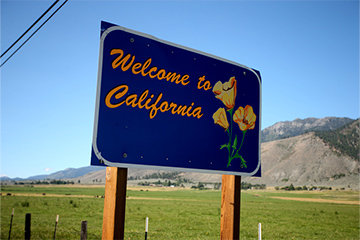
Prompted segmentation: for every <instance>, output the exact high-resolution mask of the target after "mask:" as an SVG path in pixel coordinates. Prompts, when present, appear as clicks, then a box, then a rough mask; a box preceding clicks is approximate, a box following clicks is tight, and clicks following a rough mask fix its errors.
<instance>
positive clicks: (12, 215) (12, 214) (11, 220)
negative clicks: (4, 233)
mask: <svg viewBox="0 0 360 240" xmlns="http://www.w3.org/2000/svg"><path fill="white" fill-rule="evenodd" d="M13 218H14V208H13V210H12V213H11V219H10V230H9V240H10V236H11V228H12V222H13Z"/></svg>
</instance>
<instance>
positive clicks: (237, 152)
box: [236, 130, 247, 154]
mask: <svg viewBox="0 0 360 240" xmlns="http://www.w3.org/2000/svg"><path fill="white" fill-rule="evenodd" d="M246 131H247V130H245V131H243V138H242V140H241V144H240V147H239V149H238V150H237V151H236V154H239V151H240V149H241V147H242V145H243V143H244V139H245V133H246Z"/></svg>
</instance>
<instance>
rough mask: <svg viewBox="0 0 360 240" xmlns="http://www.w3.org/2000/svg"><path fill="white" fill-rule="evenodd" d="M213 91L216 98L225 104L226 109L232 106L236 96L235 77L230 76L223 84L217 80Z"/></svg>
mask: <svg viewBox="0 0 360 240" xmlns="http://www.w3.org/2000/svg"><path fill="white" fill-rule="evenodd" d="M213 93H215V97H216V98H217V99H220V100H221V101H222V102H223V103H224V104H225V106H226V109H227V110H229V109H232V108H234V106H235V98H236V79H235V77H231V78H230V80H229V81H227V82H225V83H224V84H223V83H222V82H221V81H218V82H217V83H216V84H215V86H214V88H213Z"/></svg>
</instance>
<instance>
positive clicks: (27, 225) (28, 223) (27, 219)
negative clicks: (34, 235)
mask: <svg viewBox="0 0 360 240" xmlns="http://www.w3.org/2000/svg"><path fill="white" fill-rule="evenodd" d="M30 237H31V213H27V214H26V215H25V240H28V239H30Z"/></svg>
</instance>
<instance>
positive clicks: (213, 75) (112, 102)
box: [91, 22, 261, 176]
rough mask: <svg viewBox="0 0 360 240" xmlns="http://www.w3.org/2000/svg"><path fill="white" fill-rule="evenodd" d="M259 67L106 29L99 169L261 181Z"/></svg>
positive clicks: (96, 138)
mask: <svg viewBox="0 0 360 240" xmlns="http://www.w3.org/2000/svg"><path fill="white" fill-rule="evenodd" d="M260 117H261V78H260V73H259V72H258V71H256V70H254V69H251V68H248V67H246V66H243V65H240V64H238V63H235V62H232V61H228V60H225V59H222V58H219V57H216V56H213V55H210V54H207V53H203V52H200V51H197V50H193V49H190V48H187V47H184V46H180V45H177V44H174V43H170V42H167V41H164V40H160V39H157V38H155V37H153V36H150V35H147V34H144V33H139V32H136V31H133V30H129V29H126V28H123V27H120V26H116V25H113V24H110V23H106V22H102V23H101V39H100V54H99V70H98V83H97V94H96V106H95V121H94V134H93V144H92V157H91V165H104V166H116V167H126V168H129V167H143V168H149V169H164V170H176V171H196V172H207V173H216V174H231V175H244V176H253V175H255V176H260V175H261V171H260V130H261V126H260V123H261V120H260V119H261V118H260Z"/></svg>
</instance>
